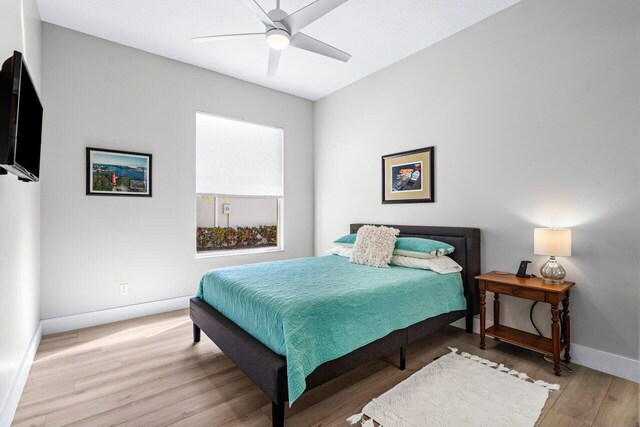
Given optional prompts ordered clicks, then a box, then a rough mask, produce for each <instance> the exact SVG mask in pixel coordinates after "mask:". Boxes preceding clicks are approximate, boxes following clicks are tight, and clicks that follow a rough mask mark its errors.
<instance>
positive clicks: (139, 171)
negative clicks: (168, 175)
mask: <svg viewBox="0 0 640 427" xmlns="http://www.w3.org/2000/svg"><path fill="white" fill-rule="evenodd" d="M87 195H92V196H134V197H151V154H145V153H133V152H130V151H115V150H104V149H100V148H91V147H87Z"/></svg>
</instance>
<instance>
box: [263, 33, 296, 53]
mask: <svg viewBox="0 0 640 427" xmlns="http://www.w3.org/2000/svg"><path fill="white" fill-rule="evenodd" d="M289 38H290V36H289V33H287V32H286V31H285V30H281V29H279V28H274V29H271V30H269V31H267V44H268V45H269V47H270V48H271V49H275V50H282V49H286V47H287V46H289Z"/></svg>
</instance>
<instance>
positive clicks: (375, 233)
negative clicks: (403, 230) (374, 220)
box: [349, 225, 400, 268]
mask: <svg viewBox="0 0 640 427" xmlns="http://www.w3.org/2000/svg"><path fill="white" fill-rule="evenodd" d="M399 233H400V230H398V229H396V228H390V227H384V226H380V227H376V226H373V225H364V226H362V227H360V229H359V230H358V235H357V236H356V243H355V244H354V245H353V252H352V253H351V258H349V261H351V262H352V263H354V264H362V265H370V266H371V267H378V268H389V261H391V256H392V254H393V248H394V247H395V245H396V238H397V237H396V236H397V235H398V234H399Z"/></svg>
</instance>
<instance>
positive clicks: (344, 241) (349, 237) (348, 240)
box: [333, 234, 356, 248]
mask: <svg viewBox="0 0 640 427" xmlns="http://www.w3.org/2000/svg"><path fill="white" fill-rule="evenodd" d="M355 242H356V235H355V234H346V235H344V236H342V237H339V238H337V239H336V240H334V241H333V243H335V244H336V245H338V246H344V247H347V248H352V247H353V244H354V243H355Z"/></svg>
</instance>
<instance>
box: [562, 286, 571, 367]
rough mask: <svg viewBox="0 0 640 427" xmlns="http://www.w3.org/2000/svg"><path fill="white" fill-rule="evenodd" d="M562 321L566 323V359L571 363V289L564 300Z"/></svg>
mask: <svg viewBox="0 0 640 427" xmlns="http://www.w3.org/2000/svg"><path fill="white" fill-rule="evenodd" d="M562 323H563V324H564V345H565V347H564V360H565V361H566V362H567V363H569V362H570V361H571V353H570V352H569V351H570V346H571V316H570V315H569V291H567V297H566V298H565V299H564V300H562Z"/></svg>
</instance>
